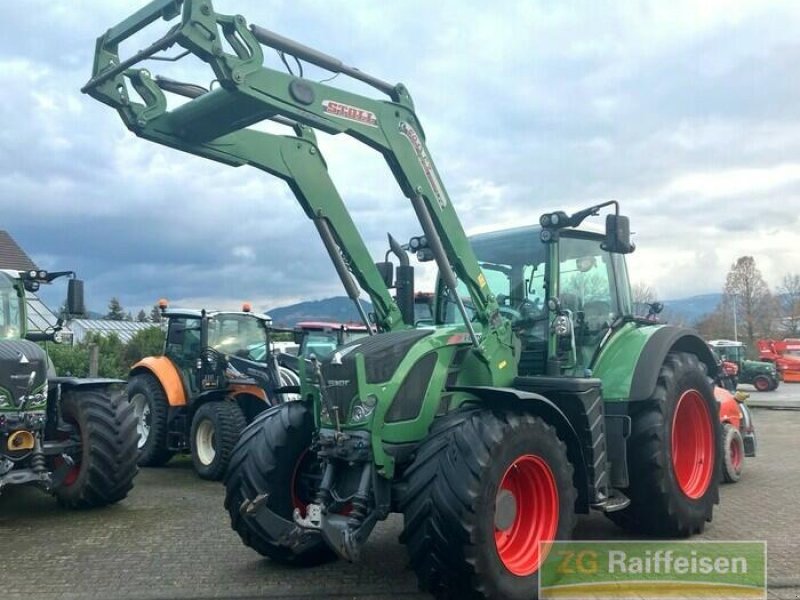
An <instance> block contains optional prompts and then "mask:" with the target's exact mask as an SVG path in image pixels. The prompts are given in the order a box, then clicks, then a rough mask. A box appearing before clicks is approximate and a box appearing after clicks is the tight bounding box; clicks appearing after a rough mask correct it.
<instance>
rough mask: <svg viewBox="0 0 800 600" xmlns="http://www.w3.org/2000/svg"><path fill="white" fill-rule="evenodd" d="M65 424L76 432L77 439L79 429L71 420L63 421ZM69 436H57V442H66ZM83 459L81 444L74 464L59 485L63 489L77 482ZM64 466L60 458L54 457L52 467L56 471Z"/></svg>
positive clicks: (66, 434)
mask: <svg viewBox="0 0 800 600" xmlns="http://www.w3.org/2000/svg"><path fill="white" fill-rule="evenodd" d="M65 421H66V422H67V423H69V424H70V425H72V426H73V427H74V428H75V430H76V431H77V432H78V438H80V437H81V429H80V427H79V426H78V424H77V423H76V422H75V421H74V420H72V419H65ZM70 437H71V436H70V435H69V434H68V433H62V434H59V435H58V439H59V440H68V439H70ZM82 457H83V444H82V443H81V452H80V453H78V456H77V458H76V459H75V464H74V465H73V466H72V467H71V468H70V470H69V471H67V474H66V475H65V476H64V480H63V481H62V482H61V485H63V486H64V487H69V486H71V485H72V484H74V483H75V482H76V481H77V480H78V476H79V475H80V474H81V459H82ZM63 464H64V459H63V458H61V457H60V456H55V457H54V458H53V467H54V468H55V469H58V468H59V467H61V466H62V465H63Z"/></svg>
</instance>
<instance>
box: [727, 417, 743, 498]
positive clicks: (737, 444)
mask: <svg viewBox="0 0 800 600" xmlns="http://www.w3.org/2000/svg"><path fill="white" fill-rule="evenodd" d="M722 447H723V448H724V449H725V454H724V464H723V468H722V476H723V478H724V479H725V481H726V482H727V483H736V482H737V481H739V480H740V479H741V478H742V466H743V463H744V440H742V434H741V433H739V430H738V429H736V427H734V426H733V425H731V424H730V423H725V424H724V425H723V426H722Z"/></svg>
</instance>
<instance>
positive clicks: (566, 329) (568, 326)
mask: <svg viewBox="0 0 800 600" xmlns="http://www.w3.org/2000/svg"><path fill="white" fill-rule="evenodd" d="M553 332H554V333H555V334H556V335H557V336H560V337H565V336H568V335H570V333H572V323H570V320H569V317H568V316H566V315H558V316H557V317H556V319H555V321H553Z"/></svg>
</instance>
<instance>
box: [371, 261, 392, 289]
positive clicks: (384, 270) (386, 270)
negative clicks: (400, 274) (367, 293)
mask: <svg viewBox="0 0 800 600" xmlns="http://www.w3.org/2000/svg"><path fill="white" fill-rule="evenodd" d="M375 266H376V267H377V268H378V272H379V273H380V274H381V277H382V278H383V283H384V284H385V285H386V287H387V288H390V287H394V263H391V262H376V263H375Z"/></svg>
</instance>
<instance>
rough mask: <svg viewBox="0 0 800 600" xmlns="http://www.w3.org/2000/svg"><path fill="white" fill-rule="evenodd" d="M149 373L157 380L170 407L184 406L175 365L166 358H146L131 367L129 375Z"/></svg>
mask: <svg viewBox="0 0 800 600" xmlns="http://www.w3.org/2000/svg"><path fill="white" fill-rule="evenodd" d="M141 373H150V374H151V375H152V376H153V377H155V378H156V380H158V382H159V383H160V384H161V387H162V388H163V390H164V393H165V394H166V395H167V402H168V403H169V405H170V406H186V390H185V389H184V387H183V379H182V378H181V374H180V373H179V372H178V368H177V367H176V366H175V364H174V363H173V362H172V361H171V360H170V359H168V358H167V357H166V356H147V357H145V358H143V359H142V360H140V361H139V362H138V363H136V364H135V365H133V366H132V367H131V371H130V375H131V376H133V375H139V374H141Z"/></svg>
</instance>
